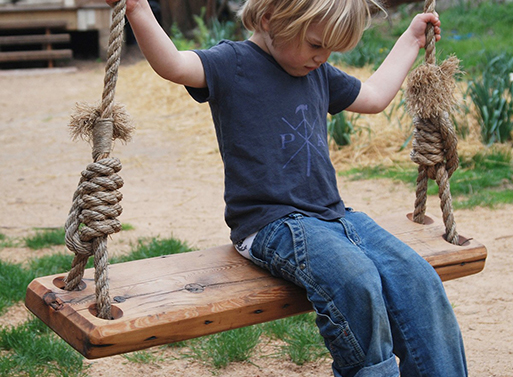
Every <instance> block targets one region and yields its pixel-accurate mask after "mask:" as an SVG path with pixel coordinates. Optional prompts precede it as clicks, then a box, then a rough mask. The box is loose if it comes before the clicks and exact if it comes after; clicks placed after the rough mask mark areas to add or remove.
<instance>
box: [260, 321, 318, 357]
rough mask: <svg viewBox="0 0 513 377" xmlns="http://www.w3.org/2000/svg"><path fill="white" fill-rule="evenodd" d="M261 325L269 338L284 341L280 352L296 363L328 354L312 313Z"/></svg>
mask: <svg viewBox="0 0 513 377" xmlns="http://www.w3.org/2000/svg"><path fill="white" fill-rule="evenodd" d="M261 326H262V329H263V331H264V334H265V335H267V336H268V337H269V338H271V339H279V340H282V341H284V342H285V344H284V345H283V346H281V353H282V354H284V355H287V356H288V357H289V358H290V359H291V360H292V362H294V363H296V364H298V365H302V364H304V363H306V362H310V361H314V360H316V359H318V358H320V357H326V356H327V355H328V350H327V349H326V347H325V346H324V341H323V339H322V337H321V335H320V334H319V330H318V328H317V325H316V324H315V314H314V313H307V314H302V315H297V316H292V317H288V318H283V319H279V320H276V321H271V322H268V323H265V324H262V325H261Z"/></svg>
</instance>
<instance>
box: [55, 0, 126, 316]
mask: <svg viewBox="0 0 513 377" xmlns="http://www.w3.org/2000/svg"><path fill="white" fill-rule="evenodd" d="M125 7H126V0H121V1H119V2H118V3H116V5H115V6H114V9H113V13H112V23H111V28H110V38H109V46H108V50H107V53H108V60H107V64H106V67H105V77H104V89H103V93H102V101H101V104H100V106H99V107H93V106H87V105H83V104H81V105H80V104H79V105H77V113H76V114H74V115H73V116H72V121H71V127H73V128H74V129H73V131H72V135H73V137H74V138H76V137H79V136H80V137H82V138H84V139H86V140H88V141H89V140H90V141H92V144H93V147H92V155H93V161H94V162H93V163H92V164H89V165H88V166H87V168H86V170H84V171H83V172H82V178H81V179H80V182H79V185H78V187H77V190H76V191H75V194H74V196H73V204H72V207H71V209H70V212H69V214H68V219H67V221H66V224H65V228H66V246H67V247H68V249H69V250H71V251H73V252H74V253H75V258H74V260H73V263H72V266H71V270H70V272H69V273H68V275H67V276H66V278H65V288H64V289H66V290H74V289H77V288H78V286H79V284H80V281H81V280H82V277H83V275H84V269H85V266H86V264H87V260H88V258H89V257H90V256H94V268H95V275H94V276H95V277H94V280H95V286H96V310H97V312H98V317H99V318H103V319H111V318H112V315H111V301H110V297H109V281H108V250H107V236H109V235H110V234H113V233H116V232H119V231H120V230H121V223H120V222H119V220H118V219H117V217H118V216H119V215H120V214H121V212H122V208H121V205H120V204H119V202H120V201H121V199H122V195H121V193H120V192H119V191H118V189H119V188H121V187H122V186H123V179H122V178H121V177H120V176H119V175H118V174H117V173H118V172H119V171H120V170H121V162H120V161H119V159H117V158H113V157H110V152H111V150H112V143H113V141H114V140H115V139H116V138H120V139H122V140H123V141H128V140H129V139H130V133H131V131H132V129H133V128H132V126H131V125H130V121H129V117H128V115H127V114H126V113H125V112H124V109H123V108H122V107H120V106H119V105H116V104H115V103H114V94H115V87H116V82H117V77H118V69H119V64H120V57H121V49H122V45H123V28H124V19H125Z"/></svg>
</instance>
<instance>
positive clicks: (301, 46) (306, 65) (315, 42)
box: [266, 23, 331, 77]
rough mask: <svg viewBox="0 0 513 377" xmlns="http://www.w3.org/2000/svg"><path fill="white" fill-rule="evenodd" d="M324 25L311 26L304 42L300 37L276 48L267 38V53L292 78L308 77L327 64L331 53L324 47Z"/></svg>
mask: <svg viewBox="0 0 513 377" xmlns="http://www.w3.org/2000/svg"><path fill="white" fill-rule="evenodd" d="M323 31H324V24H323V23H316V24H311V25H310V26H309V27H308V29H307V30H306V35H305V39H304V41H300V40H299V37H298V38H297V39H294V40H293V41H291V42H288V43H286V44H280V45H278V46H274V45H273V43H272V41H271V40H270V37H267V38H266V42H267V43H266V47H267V50H268V51H267V52H268V53H269V54H270V55H271V56H272V57H273V58H274V59H275V60H276V61H277V62H278V64H279V65H280V66H281V67H282V68H283V69H284V70H285V71H286V72H287V73H288V74H290V75H292V76H297V77H301V76H306V75H307V74H308V73H309V72H311V71H313V70H315V69H317V68H319V66H320V65H321V64H323V63H325V62H326V61H327V60H328V58H329V56H330V54H331V51H330V50H327V49H325V48H323V47H322V34H323Z"/></svg>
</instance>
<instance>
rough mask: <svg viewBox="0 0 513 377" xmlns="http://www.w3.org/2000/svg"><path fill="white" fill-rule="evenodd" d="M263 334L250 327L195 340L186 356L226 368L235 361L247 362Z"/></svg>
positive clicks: (258, 328)
mask: <svg viewBox="0 0 513 377" xmlns="http://www.w3.org/2000/svg"><path fill="white" fill-rule="evenodd" d="M261 334H262V330H261V328H260V327H259V326H249V327H243V328H240V329H235V330H230V331H225V332H222V333H218V334H214V335H210V336H206V337H202V338H199V339H195V340H193V341H191V342H190V343H189V347H190V348H189V351H188V352H186V353H185V356H186V357H192V358H194V359H196V360H200V361H202V362H204V363H207V364H209V365H211V366H213V367H214V368H217V369H219V368H224V367H226V366H227V365H228V364H229V363H231V362H234V361H247V360H248V359H249V358H250V356H251V354H252V352H253V350H254V349H255V347H256V346H257V344H258V342H259V339H260V335H261Z"/></svg>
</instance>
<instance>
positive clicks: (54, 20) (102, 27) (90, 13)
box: [0, 0, 111, 61]
mask: <svg viewBox="0 0 513 377" xmlns="http://www.w3.org/2000/svg"><path fill="white" fill-rule="evenodd" d="M110 14H111V8H110V7H109V6H108V5H107V4H106V3H105V1H104V0H60V1H56V0H47V1H41V0H38V1H27V2H23V3H18V4H0V25H4V26H3V27H4V30H5V28H6V27H9V26H12V25H23V26H26V28H25V29H27V30H28V31H29V30H34V28H33V27H30V25H43V26H45V25H46V26H52V25H54V26H55V25H64V29H63V31H65V32H68V33H69V32H85V31H98V46H99V47H98V48H99V51H98V56H100V57H101V58H103V59H104V58H106V56H107V46H108V41H109V33H110ZM46 26H45V27H46ZM18 29H20V27H18ZM2 34H4V36H10V35H5V33H2ZM13 35H15V34H14V33H13ZM50 38H53V37H50ZM11 41H12V40H11ZM10 43H13V42H10ZM18 43H22V42H21V41H19V42H18ZM46 43H63V42H61V41H59V42H57V41H53V40H51V41H50V42H46ZM56 51H57V50H56ZM38 54H40V55H45V56H47V55H48V54H49V53H42V52H40V53H38ZM53 54H54V55H53V58H58V57H59V54H64V53H63V52H55V53H53ZM13 56H14V55H13ZM18 57H22V58H26V59H29V54H26V55H23V56H18ZM5 59H8V58H4V61H5ZM11 59H14V58H11Z"/></svg>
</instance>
